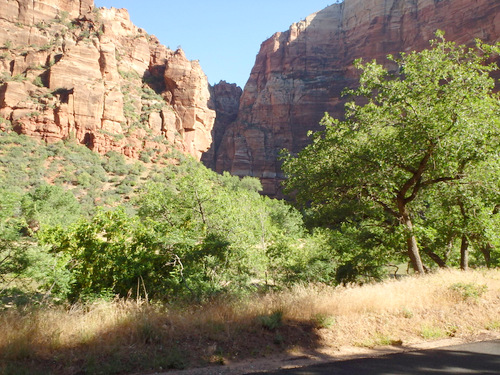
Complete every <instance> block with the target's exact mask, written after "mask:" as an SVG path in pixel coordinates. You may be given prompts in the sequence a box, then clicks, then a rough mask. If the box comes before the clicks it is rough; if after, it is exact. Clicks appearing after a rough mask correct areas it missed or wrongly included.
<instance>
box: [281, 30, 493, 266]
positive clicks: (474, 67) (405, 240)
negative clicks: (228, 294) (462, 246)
mask: <svg viewBox="0 0 500 375" xmlns="http://www.w3.org/2000/svg"><path fill="white" fill-rule="evenodd" d="M436 36H437V39H436V40H433V41H431V48H430V49H426V50H423V51H421V52H411V53H402V54H401V56H400V57H399V58H396V57H393V56H388V59H389V60H390V62H391V63H392V65H393V66H394V67H395V68H391V69H390V70H388V69H387V68H385V67H384V66H382V65H380V64H378V63H377V62H376V61H371V62H367V63H364V62H363V61H361V60H358V61H356V62H355V65H356V67H357V68H358V69H360V70H361V76H360V80H359V87H358V88H357V89H354V90H348V91H347V93H348V94H349V95H352V96H353V99H352V100H351V101H349V102H348V103H347V104H346V111H345V119H342V120H341V119H335V118H332V117H331V116H329V115H328V114H326V115H325V117H324V118H323V120H322V122H321V123H322V125H324V126H325V130H323V131H320V132H317V133H315V134H313V138H312V142H311V144H310V145H309V146H307V147H306V148H305V149H304V150H302V151H301V152H300V153H299V154H298V155H291V154H288V155H286V156H285V160H284V166H283V168H284V171H285V173H286V174H287V176H288V180H287V181H286V182H285V187H286V191H287V192H289V193H293V194H294V195H295V197H296V200H297V202H298V203H299V204H300V205H301V206H302V207H308V209H309V212H310V214H311V216H312V217H313V218H314V220H315V222H316V223H320V224H321V225H323V226H327V227H331V228H336V229H337V230H345V226H346V225H350V226H351V227H353V226H354V227H357V228H358V229H359V228H365V229H367V228H368V231H369V232H370V233H371V234H370V235H368V236H366V235H365V236H364V239H363V241H364V243H365V245H366V243H367V241H368V242H370V241H372V243H371V244H369V245H367V247H365V248H369V249H371V251H373V249H374V248H378V247H380V248H383V249H384V251H387V250H389V249H391V250H392V251H393V256H396V255H397V254H402V253H406V254H407V256H408V257H409V259H410V262H411V265H412V267H413V268H414V270H415V271H416V272H420V273H422V272H424V269H425V267H424V264H423V262H422V258H421V247H422V246H423V245H424V244H423V243H422V242H420V239H423V238H426V239H429V238H431V237H432V239H433V240H434V241H435V240H436V237H439V236H441V244H444V243H445V242H446V241H445V240H444V237H446V235H445V233H444V228H445V227H447V226H448V227H449V225H451V226H453V227H454V228H455V229H457V230H456V231H455V235H457V234H458V233H460V234H461V235H463V236H465V237H467V238H469V239H473V238H474V236H475V234H476V235H477V233H475V234H474V233H473V232H478V231H479V228H480V227H481V226H486V227H488V225H490V224H488V221H490V222H491V220H493V219H494V217H495V216H498V205H499V203H500V194H499V185H498V178H492V176H498V171H499V169H500V164H499V155H500V148H499V144H500V142H499V141H500V139H499V134H500V100H499V95H498V93H495V91H494V88H495V81H494V79H493V78H492V77H491V75H490V73H491V72H492V71H494V70H496V69H497V66H496V64H494V63H491V61H490V59H491V57H492V56H493V55H495V54H498V53H499V51H500V46H499V45H497V46H491V45H485V44H482V43H480V42H479V41H478V43H477V46H476V48H467V47H465V46H459V45H456V44H454V43H452V42H448V41H446V40H445V39H444V36H443V33H441V32H438V33H437V34H436ZM460 207H462V209H460ZM495 207H496V208H495ZM455 208H456V209H455ZM479 210H481V211H482V212H483V211H484V213H483V214H482V216H481V215H478V214H477V211H479ZM431 217H432V222H430V219H431ZM452 217H453V218H455V219H454V220H451V218H452ZM472 217H474V218H476V219H477V220H475V221H476V225H475V226H476V228H475V229H472V226H473V225H471V223H472V221H473V220H472V219H469V220H466V218H472ZM479 217H481V219H478V218H479ZM478 220H479V221H481V224H477V221H478ZM465 221H468V223H467V224H466V223H465ZM436 223H437V224H438V225H436ZM438 226H440V229H438V228H437V227H438ZM342 228H344V229H342ZM426 230H427V234H425V233H426ZM430 230H433V236H429V231H430ZM377 231H383V232H384V233H385V236H380V235H379V234H377ZM448 237H449V238H451V237H450V236H449V233H448ZM449 238H448V239H449ZM482 241H483V242H489V244H490V245H492V242H491V241H489V240H488V239H486V238H483V239H482ZM425 250H426V253H427V254H429V255H430V256H431V258H432V259H434V260H436V261H438V259H440V260H441V261H443V259H442V257H440V256H439V255H438V254H436V253H435V252H433V251H432V248H431V247H426V249H425ZM434 256H435V257H434Z"/></svg>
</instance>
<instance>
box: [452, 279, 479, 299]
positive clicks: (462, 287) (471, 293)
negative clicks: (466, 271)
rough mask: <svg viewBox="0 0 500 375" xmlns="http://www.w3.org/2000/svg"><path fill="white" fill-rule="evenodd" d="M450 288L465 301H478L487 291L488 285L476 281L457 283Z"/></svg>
mask: <svg viewBox="0 0 500 375" xmlns="http://www.w3.org/2000/svg"><path fill="white" fill-rule="evenodd" d="M450 290H451V291H453V292H454V293H456V294H457V295H458V296H459V297H460V298H461V299H462V300H464V301H469V300H474V301H476V300H478V299H479V298H480V297H481V296H482V295H483V294H484V293H486V291H487V290H488V286H487V285H484V284H481V285H478V284H475V283H455V284H453V285H451V286H450Z"/></svg>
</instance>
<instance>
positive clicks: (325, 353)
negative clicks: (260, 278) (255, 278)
mask: <svg viewBox="0 0 500 375" xmlns="http://www.w3.org/2000/svg"><path fill="white" fill-rule="evenodd" d="M496 339H500V332H491V331H484V332H479V333H477V334H475V335H472V336H468V337H460V338H447V339H442V340H436V341H422V342H415V343H412V344H408V345H399V346H381V347H377V348H373V349H370V348H360V347H344V348H330V347H327V346H325V347H323V348H321V349H319V350H315V351H310V352H305V351H303V352H290V353H286V354H283V355H274V356H270V357H267V358H260V359H251V360H245V361H241V362H234V363H233V362H230V361H227V360H225V363H224V364H223V365H214V366H210V367H204V368H194V369H187V370H176V371H168V372H165V373H157V374H156V375H243V374H251V373H254V372H264V371H272V370H277V369H286V368H297V367H304V366H310V365H316V364H320V363H325V362H333V361H346V360H350V359H359V358H373V357H377V356H381V355H386V354H392V353H403V352H408V351H416V350H425V349H435V348H440V347H445V346H450V345H459V344H464V343H469V342H479V341H486V340H496Z"/></svg>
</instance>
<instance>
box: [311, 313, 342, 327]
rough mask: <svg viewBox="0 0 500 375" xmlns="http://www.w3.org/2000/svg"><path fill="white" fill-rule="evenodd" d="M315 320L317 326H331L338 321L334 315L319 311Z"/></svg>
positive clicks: (314, 317)
mask: <svg viewBox="0 0 500 375" xmlns="http://www.w3.org/2000/svg"><path fill="white" fill-rule="evenodd" d="M313 322H314V325H315V326H316V328H330V327H331V326H333V325H334V324H335V323H336V319H335V317H334V316H332V315H328V314H324V313H318V314H316V315H314V316H313Z"/></svg>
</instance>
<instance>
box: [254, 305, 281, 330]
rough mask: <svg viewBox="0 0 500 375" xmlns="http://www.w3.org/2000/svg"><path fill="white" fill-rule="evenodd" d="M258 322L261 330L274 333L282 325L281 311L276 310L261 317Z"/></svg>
mask: <svg viewBox="0 0 500 375" xmlns="http://www.w3.org/2000/svg"><path fill="white" fill-rule="evenodd" d="M258 321H259V323H260V324H261V326H262V327H263V328H265V329H268V330H270V331H274V330H276V329H277V328H279V327H281V326H282V325H283V311H281V310H276V311H274V312H272V313H270V314H269V315H261V316H259V317H258Z"/></svg>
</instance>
